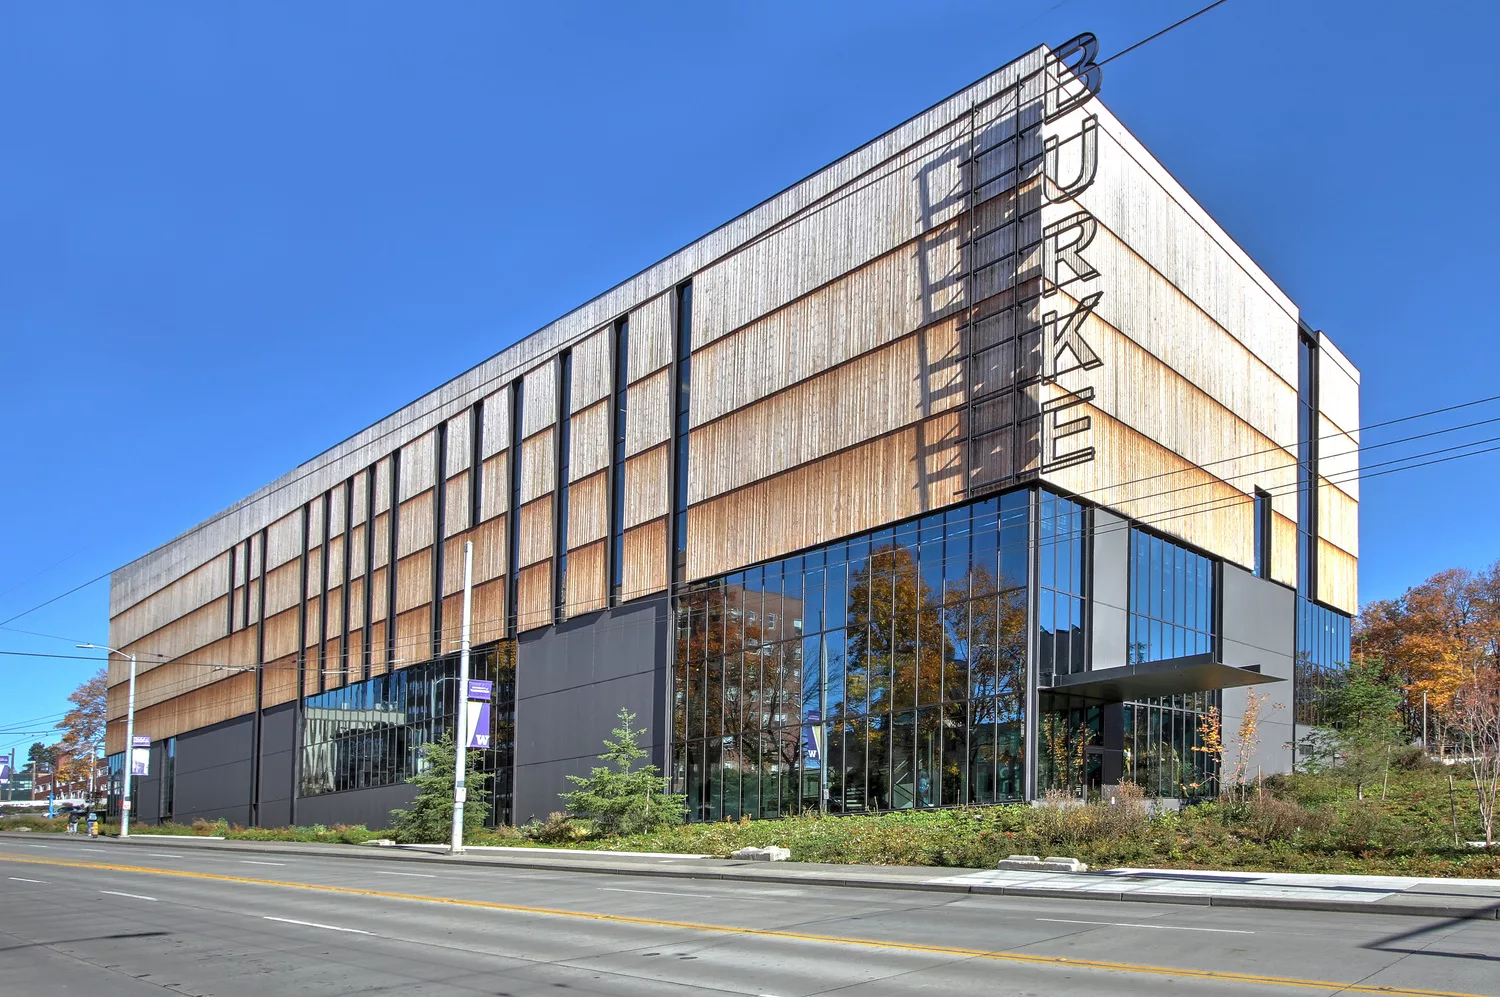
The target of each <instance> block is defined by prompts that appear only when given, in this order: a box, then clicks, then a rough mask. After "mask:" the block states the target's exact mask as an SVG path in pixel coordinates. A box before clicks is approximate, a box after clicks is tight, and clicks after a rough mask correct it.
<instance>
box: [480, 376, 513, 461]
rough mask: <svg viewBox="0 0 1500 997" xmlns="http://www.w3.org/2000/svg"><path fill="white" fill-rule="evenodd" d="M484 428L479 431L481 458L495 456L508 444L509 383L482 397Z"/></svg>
mask: <svg viewBox="0 0 1500 997" xmlns="http://www.w3.org/2000/svg"><path fill="white" fill-rule="evenodd" d="M482 421H483V423H484V428H483V431H482V433H481V439H480V441H479V442H480V447H479V454H480V457H481V458H489V457H493V456H495V454H497V453H499V452H500V451H501V450H504V449H506V448H507V447H509V446H510V385H509V384H507V385H505V386H504V387H502V388H500V389H499V390H497V391H496V392H495V393H494V394H491V395H486V396H485V398H484V412H483V420H482Z"/></svg>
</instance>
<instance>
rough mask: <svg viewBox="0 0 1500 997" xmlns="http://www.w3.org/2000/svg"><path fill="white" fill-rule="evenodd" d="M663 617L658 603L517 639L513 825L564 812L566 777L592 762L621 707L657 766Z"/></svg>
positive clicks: (662, 722)
mask: <svg viewBox="0 0 1500 997" xmlns="http://www.w3.org/2000/svg"><path fill="white" fill-rule="evenodd" d="M666 665H667V613H666V609H665V607H664V606H663V605H662V604H661V603H660V602H659V601H656V600H653V601H651V602H650V603H648V604H645V605H637V606H625V607H621V608H618V609H614V610H608V611H603V612H598V613H591V614H589V615H587V616H581V617H578V618H576V619H573V620H569V621H567V622H565V623H562V624H560V625H558V626H553V627H547V628H545V629H543V630H538V631H535V632H533V633H529V634H524V635H522V637H521V638H520V643H519V647H518V652H517V676H516V768H515V773H516V776H515V778H516V782H515V811H514V819H515V822H516V823H518V824H524V823H526V822H527V821H528V820H530V819H532V818H533V817H536V818H542V819H545V818H546V816H547V815H548V814H549V813H552V812H554V811H557V810H561V809H562V801H561V800H560V799H559V798H558V795H557V794H558V793H561V792H564V791H566V790H568V789H570V788H571V786H570V784H569V783H568V782H567V780H566V778H565V776H567V775H585V774H587V772H588V770H589V769H590V768H592V767H593V766H595V765H597V764H598V754H599V752H600V751H601V750H603V747H604V738H606V737H608V736H609V734H610V731H611V730H613V729H614V727H615V726H616V716H617V714H618V713H619V712H620V710H621V709H622V708H623V709H627V710H630V711H631V712H632V713H634V714H635V715H636V721H635V722H636V725H637V726H638V727H641V728H644V729H645V730H646V731H647V736H646V738H645V740H646V741H647V743H649V744H650V746H651V756H650V760H651V762H652V763H653V764H656V765H661V764H662V758H663V750H662V744H663V741H664V738H665V736H666V717H665V714H666V710H665V697H664V696H663V695H662V693H661V690H662V689H663V685H662V682H663V681H664V676H665V674H666Z"/></svg>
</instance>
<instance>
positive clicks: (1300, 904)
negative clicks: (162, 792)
mask: <svg viewBox="0 0 1500 997" xmlns="http://www.w3.org/2000/svg"><path fill="white" fill-rule="evenodd" d="M38 837H56V835H55V834H53V833H52V832H30V833H27V832H16V831H0V839H22V840H24V839H31V840H32V841H35V840H36V838H38ZM85 840H86V839H85ZM101 840H106V841H109V842H110V843H112V844H116V845H124V846H125V847H127V848H128V847H132V846H135V845H150V846H154V847H157V848H161V847H166V846H168V845H170V844H176V843H187V842H191V844H190V845H188V847H196V848H200V849H204V850H211V851H223V852H241V853H248V854H271V855H303V856H311V857H318V858H343V859H352V860H356V861H358V860H361V859H378V860H384V861H387V862H391V861H395V862H414V863H419V864H420V863H427V864H433V863H436V864H442V865H458V866H463V865H477V866H485V867H491V868H510V869H539V870H546V871H549V872H587V873H602V874H605V875H612V876H651V877H657V878H661V879H700V880H710V881H712V880H720V881H726V882H740V883H774V884H778V885H782V886H785V885H786V884H788V883H794V884H795V883H815V884H818V885H821V886H838V887H844V888H848V889H862V890H910V891H915V892H927V893H957V894H972V895H974V896H1006V897H1018V898H1023V897H1030V898H1032V899H1048V900H1095V901H1099V900H1104V901H1119V902H1122V903H1148V904H1176V905H1182V906H1195V907H1253V908H1259V909H1271V910H1297V911H1319V912H1325V913H1337V914H1386V915H1395V916H1403V917H1428V918H1447V919H1457V920H1482V921H1495V920H1500V898H1494V899H1493V900H1491V899H1490V898H1482V897H1476V898H1475V899H1476V900H1477V901H1485V900H1489V902H1488V903H1483V904H1480V903H1476V904H1474V905H1468V904H1464V905H1455V904H1451V903H1445V902H1441V901H1440V902H1434V903H1422V902H1419V901H1416V900H1415V899H1412V898H1405V899H1395V898H1392V899H1390V900H1381V901H1373V902H1370V903H1360V902H1356V901H1349V900H1316V899H1301V898H1282V897H1221V896H1210V895H1208V894H1163V893H1150V894H1142V893H1138V892H1133V891H1128V890H1126V891H1120V892H1114V891H1100V892H1094V891H1092V890H1074V889H1066V888H1057V889H1054V888H1049V887H1031V888H1023V887H1016V886H987V885H984V884H969V883H944V882H932V881H930V880H927V879H916V878H914V877H913V878H896V877H895V876H894V875H893V876H891V877H890V878H886V877H882V876H879V875H861V874H859V873H857V872H855V873H853V874H847V873H842V872H834V871H830V870H828V869H827V868H826V867H820V868H808V867H807V866H806V865H801V864H799V863H796V862H789V863H784V864H778V865H776V866H775V867H773V868H767V867H766V863H762V862H750V861H746V862H744V863H743V865H744V866H753V867H756V868H755V869H754V870H752V869H750V868H741V867H740V866H739V865H730V864H727V863H726V864H725V865H716V866H708V867H705V866H702V865H696V864H695V865H692V866H682V867H674V866H672V865H669V864H668V863H670V862H673V861H681V860H671V859H665V860H663V861H661V862H657V863H654V864H646V862H639V861H638V862H636V863H632V862H620V861H618V859H614V856H613V854H612V853H610V852H587V851H573V852H569V853H568V858H567V859H566V860H564V859H561V858H553V857H552V856H555V855H558V852H559V851H560V850H543V849H540V848H539V849H536V851H537V852H538V853H540V854H538V855H537V856H536V857H534V858H533V857H531V856H522V855H514V854H511V855H495V854H493V853H492V854H480V855H475V854H474V853H472V852H471V853H468V854H466V855H463V856H453V855H443V854H441V853H434V852H427V851H414V850H408V849H404V848H371V847H368V846H364V845H334V844H328V845H322V844H306V843H298V842H288V843H282V842H272V841H226V840H223V839H206V838H200V837H197V836H188V835H166V834H148V835H141V836H139V837H131V838H129V839H126V840H123V841H122V840H121V839H119V838H107V839H101ZM612 859H614V860H613V861H612ZM706 861H715V860H712V859H697V860H694V862H695V863H696V862H706ZM853 868H862V867H853ZM891 868H892V870H895V869H897V868H901V869H907V868H911V869H917V868H920V869H921V870H922V871H923V872H928V871H932V872H941V871H952V872H953V873H955V874H962V872H963V871H965V870H959V869H945V868H944V867H937V866H931V867H928V866H923V867H915V866H905V867H894V866H893V867H891ZM968 871H981V870H968ZM1455 882H1460V883H1461V882H1462V880H1455Z"/></svg>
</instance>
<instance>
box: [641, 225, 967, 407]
mask: <svg viewBox="0 0 1500 997" xmlns="http://www.w3.org/2000/svg"><path fill="white" fill-rule="evenodd" d="M954 231H955V232H957V229H956V228H955V229H954ZM952 248H953V249H954V251H955V252H956V251H957V246H956V245H955V246H953V247H952ZM931 251H932V247H931V246H930V245H928V244H927V243H926V242H925V241H924V240H921V239H918V240H913V241H910V242H907V243H906V244H905V245H903V246H901V247H900V248H899V249H898V250H896V251H895V252H892V253H890V254H888V255H886V256H883V257H881V258H879V259H877V260H875V261H874V262H873V263H871V264H869V265H868V266H866V267H862V268H860V269H859V270H856V271H854V272H852V273H849V274H846V275H844V276H842V277H841V278H840V279H838V280H836V281H834V282H833V283H831V284H829V285H828V286H827V287H824V288H821V289H819V290H818V291H816V292H814V293H812V294H809V295H807V296H806V297H804V298H800V299H798V300H796V301H794V302H792V303H791V304H789V305H787V306H786V307H785V308H782V309H779V310H777V311H775V312H772V313H771V314H769V315H767V316H765V317H764V318H762V319H759V320H757V321H756V322H755V323H753V324H751V325H749V326H746V327H745V328H743V329H740V330H738V331H737V332H736V333H734V335H732V336H725V337H723V338H721V339H718V340H717V341H715V342H713V343H712V344H710V345H709V346H707V347H705V348H704V349H701V350H699V351H697V352H695V353H694V354H693V393H692V398H691V401H690V414H691V422H692V425H694V426H699V425H702V424H703V423H705V422H708V421H710V420H712V419H717V418H719V417H721V416H723V415H725V414H727V413H729V412H732V411H734V410H735V409H738V408H741V407H743V406H745V405H748V404H751V403H752V402H755V401H757V400H759V399H762V398H766V397H768V396H770V395H772V394H774V393H776V392H777V391H781V390H783V389H785V388H786V387H788V386H789V385H792V384H795V383H797V382H799V381H802V380H805V379H807V378H809V377H812V376H814V375H815V374H818V373H820V372H822V371H825V370H828V369H829V368H831V367H835V366H837V365H839V364H841V363H844V362H846V361H848V360H850V359H853V358H854V357H857V356H860V355H862V354H864V353H866V352H868V351H870V350H873V349H877V348H879V347H881V346H884V345H886V344H887V343H890V342H892V341H894V340H897V339H900V338H902V337H903V336H907V335H910V334H911V333H913V332H915V331H916V330H917V329H918V328H921V327H922V326H924V325H926V324H929V323H931V322H934V321H936V320H938V319H939V318H941V317H943V314H944V313H951V312H952V311H953V310H954V308H955V307H956V306H957V305H959V304H961V303H962V302H961V301H952V300H948V299H944V304H945V306H946V307H941V308H938V307H934V306H933V303H932V301H931V300H930V293H931V291H932V288H931V287H930V286H929V284H930V281H931V276H930V273H929V271H930V269H931V268H929V267H928V266H927V265H926V264H927V263H928V257H929V255H930V253H931ZM955 265H956V261H948V264H947V266H939V267H938V268H937V269H938V270H939V271H941V272H946V271H947V270H950V269H952V268H953V266H955ZM695 301H696V297H695ZM914 376H915V375H914ZM666 404H667V406H669V405H670V399H667V403H666ZM664 407H666V406H664ZM631 408H632V410H633V409H634V408H635V399H634V398H632V399H631ZM667 411H668V414H669V415H670V409H669V408H668V409H667Z"/></svg>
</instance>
